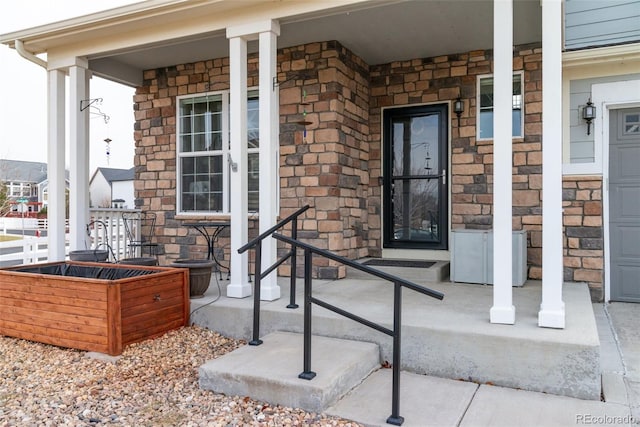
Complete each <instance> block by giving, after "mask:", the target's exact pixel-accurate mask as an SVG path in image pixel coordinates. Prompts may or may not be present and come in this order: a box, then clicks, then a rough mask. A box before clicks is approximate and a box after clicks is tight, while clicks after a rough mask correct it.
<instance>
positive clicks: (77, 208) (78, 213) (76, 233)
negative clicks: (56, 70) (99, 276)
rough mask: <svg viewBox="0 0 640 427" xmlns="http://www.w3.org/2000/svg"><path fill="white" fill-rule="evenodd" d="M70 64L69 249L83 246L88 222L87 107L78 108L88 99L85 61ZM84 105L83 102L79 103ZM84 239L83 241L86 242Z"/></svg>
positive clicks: (87, 77) (87, 76)
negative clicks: (78, 63)
mask: <svg viewBox="0 0 640 427" xmlns="http://www.w3.org/2000/svg"><path fill="white" fill-rule="evenodd" d="M79 62H85V63H84V64H81V65H72V66H71V67H69V80H70V85H69V104H70V108H69V110H70V113H69V114H70V117H69V128H70V132H69V137H70V147H69V154H70V160H69V161H70V169H71V170H70V177H69V179H70V183H69V245H70V249H71V250H75V249H85V244H86V246H87V247H88V246H89V245H91V242H88V241H86V240H85V237H86V234H85V226H86V224H88V223H89V178H90V176H89V108H85V109H84V110H83V111H80V108H81V105H80V104H81V101H83V100H87V99H89V78H90V73H89V71H88V70H87V67H88V64H86V61H79ZM82 104H83V105H82V107H84V103H82ZM85 242H86V243H85Z"/></svg>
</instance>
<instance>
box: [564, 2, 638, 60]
mask: <svg viewBox="0 0 640 427" xmlns="http://www.w3.org/2000/svg"><path fill="white" fill-rule="evenodd" d="M637 41H640V0H626V1H625V0H606V1H603V0H599V1H596V0H566V1H565V48H566V49H567V50H572V49H581V48H587V47H597V46H607V45H614V44H623V43H631V42H637Z"/></svg>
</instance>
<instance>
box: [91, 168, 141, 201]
mask: <svg viewBox="0 0 640 427" xmlns="http://www.w3.org/2000/svg"><path fill="white" fill-rule="evenodd" d="M134 174H135V169H134V168H130V169H114V168H97V169H96V171H95V172H94V173H93V176H92V177H91V180H90V181H89V196H90V200H91V207H94V208H120V209H133V208H135V197H134V194H133V180H134Z"/></svg>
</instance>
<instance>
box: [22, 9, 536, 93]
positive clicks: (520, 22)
mask: <svg viewBox="0 0 640 427" xmlns="http://www.w3.org/2000/svg"><path fill="white" fill-rule="evenodd" d="M255 3H256V7H257V6H258V5H260V6H264V4H260V3H259V2H255ZM230 4H234V3H233V2H230V3H224V2H221V3H220V4H217V3H216V7H222V6H221V5H227V6H229V5H230ZM246 4H247V3H245V5H246ZM332 5H333V8H331V7H332V6H327V7H328V8H326V9H323V10H320V11H319V10H318V9H316V10H315V11H313V12H309V13H298V14H295V15H288V16H281V17H279V18H278V20H279V22H280V25H281V35H280V37H278V47H279V48H283V47H289V46H296V45H300V44H304V43H310V42H318V41H328V40H337V41H339V42H340V43H342V44H343V45H344V46H345V47H347V48H348V49H350V50H351V51H353V52H354V53H355V54H357V55H359V56H360V57H361V58H362V59H363V60H364V61H366V62H367V63H368V64H371V65H375V64H384V63H388V62H392V61H398V60H406V59H413V58H424V57H432V56H438V55H443V54H450V53H460V52H467V51H470V50H475V49H487V48H491V47H492V46H493V1H492V0H374V1H361V0H359V1H356V2H352V3H351V4H350V5H349V6H348V7H347V6H342V7H338V6H336V5H335V2H334V3H332ZM218 12H219V10H218ZM151 15H153V14H151ZM174 16H177V15H174ZM136 19H138V21H136V22H137V25H140V26H141V27H143V26H144V25H145V24H147V25H151V23H152V20H153V19H154V17H153V16H150V17H149V18H148V19H149V22H144V18H143V20H142V21H140V17H139V16H137V17H136ZM93 24H94V25H93V27H89V29H86V28H85V29H83V31H88V32H94V34H92V35H94V36H95V35H98V34H99V33H98V32H100V31H103V32H104V31H105V28H101V26H100V25H99V22H94V23H93ZM122 25H123V27H122V30H124V28H127V27H126V26H125V25H129V26H130V25H131V22H129V23H123V24H122ZM166 27H167V29H166V30H165V34H167V36H166V38H163V39H159V40H156V41H154V42H153V43H146V44H145V43H143V42H141V41H140V39H138V40H137V41H134V39H132V41H131V42H130V45H129V46H128V47H124V48H122V47H120V48H118V49H117V50H109V49H107V48H106V45H105V48H104V49H103V50H102V51H100V52H96V51H94V52H92V53H90V54H88V55H87V56H88V58H89V64H90V68H91V69H92V71H94V72H95V73H96V74H98V75H100V76H102V77H105V78H109V79H112V80H116V81H120V82H122V83H126V84H129V85H137V84H140V83H141V79H142V71H143V70H146V69H153V68H159V67H166V66H171V65H176V64H181V63H189V62H195V61H200V60H205V59H213V58H220V57H225V56H228V53H229V52H228V50H229V43H228V40H227V39H226V35H225V32H224V30H221V29H217V30H214V31H211V29H210V30H209V32H202V31H201V32H199V33H197V34H195V33H194V34H190V35H188V36H182V37H180V36H176V35H175V34H177V33H178V32H173V34H174V36H173V37H172V36H171V33H172V28H171V25H170V24H168V25H166ZM218 28H220V27H218ZM110 31H111V34H119V33H118V27H116V26H114V27H111V29H110ZM100 36H101V37H108V34H102V33H100ZM541 39H542V29H541V7H540V1H539V0H515V1H514V43H515V44H524V43H531V42H537V41H540V40H541ZM102 40H104V38H102ZM34 46H35V45H34ZM249 51H250V52H252V51H257V42H250V43H249Z"/></svg>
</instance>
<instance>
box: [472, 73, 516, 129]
mask: <svg viewBox="0 0 640 427" xmlns="http://www.w3.org/2000/svg"><path fill="white" fill-rule="evenodd" d="M512 93H513V97H512V108H513V109H512V113H511V122H512V126H513V130H512V136H513V137H514V138H519V137H522V136H523V134H522V130H523V128H524V114H523V111H522V107H523V99H524V97H523V90H522V73H515V74H514V75H513V92H512ZM477 105H478V139H492V138H493V76H479V77H478V101H477Z"/></svg>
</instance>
